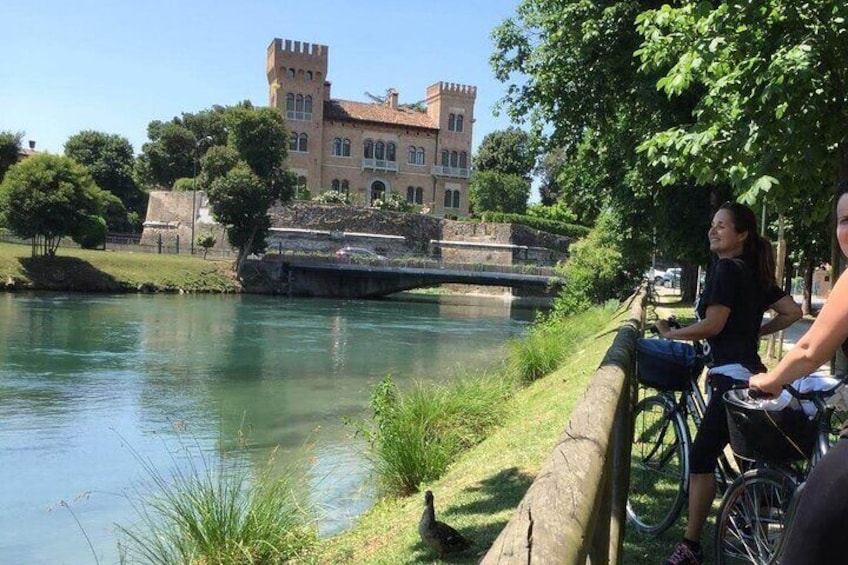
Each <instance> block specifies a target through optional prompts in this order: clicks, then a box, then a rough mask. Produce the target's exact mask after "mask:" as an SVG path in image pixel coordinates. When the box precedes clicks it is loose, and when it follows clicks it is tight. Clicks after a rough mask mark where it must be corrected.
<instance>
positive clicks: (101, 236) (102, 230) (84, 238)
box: [71, 216, 106, 249]
mask: <svg viewBox="0 0 848 565" xmlns="http://www.w3.org/2000/svg"><path fill="white" fill-rule="evenodd" d="M71 237H72V238H73V240H74V241H75V242H77V243H78V244H79V246H80V247H82V248H83V249H100V248H102V247H103V244H104V243H106V220H104V219H103V218H102V217H101V216H85V217H83V218H82V219H81V220H80V222H79V223H78V224H77V227H76V229H75V230H74V233H73V234H71Z"/></svg>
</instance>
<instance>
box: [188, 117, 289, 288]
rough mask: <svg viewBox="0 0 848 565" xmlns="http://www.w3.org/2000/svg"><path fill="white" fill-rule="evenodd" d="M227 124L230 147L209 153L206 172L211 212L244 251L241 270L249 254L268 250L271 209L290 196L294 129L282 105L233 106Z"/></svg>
mask: <svg viewBox="0 0 848 565" xmlns="http://www.w3.org/2000/svg"><path fill="white" fill-rule="evenodd" d="M227 125H228V132H229V134H228V147H227V149H226V150H224V149H221V150H215V151H214V152H211V153H210V154H209V155H207V156H206V157H205V158H204V162H203V163H204V166H205V167H206V170H205V171H204V176H205V178H206V179H208V182H209V187H208V192H209V203H210V204H211V207H212V215H213V216H214V217H215V219H216V220H217V221H218V222H220V223H221V224H223V225H224V226H226V229H227V238H228V240H229V242H230V244H231V245H233V246H234V247H236V248H237V249H238V250H239V253H238V258H237V259H236V270H237V271H238V272H241V268H242V266H243V264H244V260H245V258H246V257H247V256H248V255H250V254H252V253H260V252H262V251H264V250H265V248H266V245H267V243H266V240H267V235H268V230H269V228H270V227H271V220H270V217H269V215H268V209H269V208H270V207H271V205H273V204H274V203H275V202H276V201H287V200H289V199H290V198H291V196H292V193H293V191H294V184H295V180H294V177H293V175H291V174H289V173H288V172H287V171H286V170H285V168H284V166H283V162H284V161H285V158H286V156H287V148H288V139H289V134H288V131H287V130H286V127H285V122H284V120H283V117H282V115H281V114H280V112H279V111H278V110H276V109H274V108H249V107H245V106H239V107H236V108H232V109H231V110H229V111H228V112H227ZM236 155H237V156H238V159H237V160H236Z"/></svg>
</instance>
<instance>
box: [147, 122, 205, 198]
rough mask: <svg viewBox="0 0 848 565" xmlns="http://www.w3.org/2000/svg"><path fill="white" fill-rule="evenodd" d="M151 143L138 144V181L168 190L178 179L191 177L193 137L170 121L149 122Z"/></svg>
mask: <svg viewBox="0 0 848 565" xmlns="http://www.w3.org/2000/svg"><path fill="white" fill-rule="evenodd" d="M147 137H148V138H149V139H150V142H148V143H145V144H144V145H142V147H141V156H139V163H138V171H139V176H140V177H141V179H140V180H141V181H142V182H143V183H145V184H146V185H148V186H151V187H159V189H160V190H161V189H163V188H164V189H170V188H171V187H172V186H173V184H174V181H175V180H177V179H179V178H184V177H192V176H194V151H195V145H196V143H197V142H196V141H195V136H194V134H193V133H192V132H191V130H189V129H188V128H186V127H183V126H181V125H178V124H175V123H173V122H169V123H162V122H159V121H153V122H150V124H149V125H148V126H147Z"/></svg>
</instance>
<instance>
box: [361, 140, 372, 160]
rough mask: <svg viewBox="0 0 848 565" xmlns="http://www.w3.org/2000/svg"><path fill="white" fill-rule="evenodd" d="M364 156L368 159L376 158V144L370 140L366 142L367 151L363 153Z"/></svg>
mask: <svg viewBox="0 0 848 565" xmlns="http://www.w3.org/2000/svg"><path fill="white" fill-rule="evenodd" d="M363 155H364V156H365V158H366V159H373V158H374V142H373V141H371V140H370V139H366V140H365V149H364V151H363Z"/></svg>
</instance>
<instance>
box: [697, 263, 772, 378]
mask: <svg viewBox="0 0 848 565" xmlns="http://www.w3.org/2000/svg"><path fill="white" fill-rule="evenodd" d="M785 295H786V293H785V292H783V290H781V289H780V288H778V287H777V286H776V285H772V287H771V288H767V289H763V288H761V287H760V285H759V283H758V282H757V280H756V277H755V275H754V271H753V269H752V268H751V267H750V266H749V265H748V264H747V263H746V262H745V261H743V260H742V259H739V258H735V259H719V260H718V263H716V265H715V269H714V270H713V273H712V276H711V277H710V279H709V280H708V281H707V284H706V287H705V288H704V292H703V294H701V298H700V299H699V300H698V307H697V313H698V318H699V319H701V320H703V319H704V317H705V316H706V312H707V306H711V305H714V304H720V305H722V306H727V307H728V308H730V316H729V317H728V318H727V322H726V323H725V324H724V328H723V329H722V330H721V332H719V334H718V335H715V336H713V337H711V338H708V339H707V343H708V344H709V347H710V355H711V356H712V366H714V367H718V366H721V365H729V364H732V363H739V364H740V365H742V366H743V367H745V368H746V369H748V370H749V371H751V372H753V373H757V372H761V371H764V370H765V367H764V366H763V364H762V361H761V360H760V355H759V353H757V345H758V341H759V335H760V325H761V324H762V322H763V313H764V312H765V311H766V310H767V309H768V308H769V306H771V305H772V304H774V303H775V302H777V301H778V300H780V299H781V298H783V297H784V296H785Z"/></svg>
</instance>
